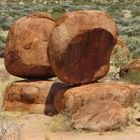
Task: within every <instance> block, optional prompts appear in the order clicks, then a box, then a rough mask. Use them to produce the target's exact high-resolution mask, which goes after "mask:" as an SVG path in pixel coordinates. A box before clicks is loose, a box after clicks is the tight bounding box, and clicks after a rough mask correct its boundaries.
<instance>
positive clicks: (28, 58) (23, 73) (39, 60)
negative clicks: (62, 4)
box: [4, 12, 55, 79]
mask: <svg viewBox="0 0 140 140" xmlns="http://www.w3.org/2000/svg"><path fill="white" fill-rule="evenodd" d="M54 26H55V22H54V21H53V20H52V19H51V17H50V16H49V15H48V14H47V13H42V12H39V13H35V14H33V15H30V16H26V17H23V18H21V19H19V20H17V21H16V22H15V23H14V24H13V25H12V26H11V28H10V31H9V34H8V38H7V41H6V46H5V51H4V59H5V66H6V69H7V71H8V72H9V73H10V74H12V75H15V76H19V77H23V78H40V79H41V78H50V77H54V72H53V71H52V69H51V67H50V64H49V62H48V56H47V53H46V52H47V48H48V40H49V37H50V34H51V32H52V30H53V28H54Z"/></svg>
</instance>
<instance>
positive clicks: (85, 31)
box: [48, 10, 119, 84]
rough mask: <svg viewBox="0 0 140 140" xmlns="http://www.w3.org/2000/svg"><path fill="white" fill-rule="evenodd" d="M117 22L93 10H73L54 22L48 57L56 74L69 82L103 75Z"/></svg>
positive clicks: (107, 66) (74, 82)
mask: <svg viewBox="0 0 140 140" xmlns="http://www.w3.org/2000/svg"><path fill="white" fill-rule="evenodd" d="M118 34H119V33H118V29H117V25H116V23H115V22H114V21H113V19H112V18H111V16H109V15H108V14H106V13H104V12H101V11H96V10H83V11H74V12H71V13H68V14H65V15H64V16H62V17H61V18H60V19H58V21H56V27H55V29H54V30H53V32H52V34H51V37H50V40H49V47H48V57H49V61H50V64H51V66H52V69H53V70H54V72H55V74H56V75H57V77H58V78H59V79H60V80H61V81H63V82H65V83H68V84H84V83H89V82H92V81H96V80H98V79H100V78H102V77H104V76H105V75H106V74H107V72H108V70H109V67H110V63H109V61H110V56H111V52H112V49H113V47H114V45H115V44H116V42H117V38H118Z"/></svg>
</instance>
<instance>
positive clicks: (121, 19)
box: [0, 0, 140, 58]
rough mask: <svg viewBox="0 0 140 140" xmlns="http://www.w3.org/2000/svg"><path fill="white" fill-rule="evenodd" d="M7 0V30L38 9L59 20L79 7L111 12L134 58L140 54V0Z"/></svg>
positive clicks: (3, 16)
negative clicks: (16, 21) (18, 20)
mask: <svg viewBox="0 0 140 140" xmlns="http://www.w3.org/2000/svg"><path fill="white" fill-rule="evenodd" d="M4 1H5V0H1V6H0V28H2V29H3V30H8V29H9V28H10V26H11V24H12V23H14V22H15V20H17V19H19V18H20V17H22V16H25V15H28V14H30V13H33V12H37V11H43V12H49V13H50V14H52V16H53V17H54V18H55V19H57V18H59V17H60V16H62V15H63V14H64V13H65V12H69V11H75V10H84V9H88V10H90V9H91V10H102V11H104V12H107V13H109V14H110V15H111V16H112V17H113V18H114V20H115V21H116V23H117V25H118V27H119V29H120V34H121V36H123V38H124V39H125V40H126V42H127V45H128V47H129V48H130V50H131V53H132V54H133V53H134V54H133V57H134V58H138V57H139V54H140V50H139V46H140V32H139V31H140V24H139V23H140V16H139V15H140V1H139V0H49V1H48V0H7V3H4ZM1 46H3V44H2V43H1ZM1 50H2V49H1Z"/></svg>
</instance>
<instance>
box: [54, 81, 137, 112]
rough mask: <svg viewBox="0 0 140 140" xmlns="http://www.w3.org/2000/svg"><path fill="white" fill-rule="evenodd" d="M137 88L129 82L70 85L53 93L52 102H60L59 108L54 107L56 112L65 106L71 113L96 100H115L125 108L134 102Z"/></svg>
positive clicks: (62, 109) (61, 110)
mask: <svg viewBox="0 0 140 140" xmlns="http://www.w3.org/2000/svg"><path fill="white" fill-rule="evenodd" d="M137 90H138V89H137V88H136V87H135V86H132V85H129V84H119V83H92V84H87V85H81V86H79V87H71V88H69V89H67V90H65V91H63V92H59V93H57V94H55V97H54V104H57V105H56V106H57V107H58V102H59V103H60V105H59V108H56V109H57V111H58V112H63V111H64V108H65V107H66V109H67V110H68V111H70V112H72V113H73V112H75V111H77V110H78V109H79V108H81V107H82V106H84V105H86V104H89V103H94V102H96V101H98V100H108V101H117V102H119V103H120V104H121V105H122V106H123V107H125V108H127V107H129V106H132V105H133V104H134V102H135V97H136V92H137ZM60 100H61V101H60Z"/></svg>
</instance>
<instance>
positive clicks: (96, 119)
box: [72, 101, 128, 131]
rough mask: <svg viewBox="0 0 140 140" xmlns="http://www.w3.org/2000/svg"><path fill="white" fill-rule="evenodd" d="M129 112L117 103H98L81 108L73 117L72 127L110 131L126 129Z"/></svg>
mask: <svg viewBox="0 0 140 140" xmlns="http://www.w3.org/2000/svg"><path fill="white" fill-rule="evenodd" d="M127 122H128V116H127V111H126V109H125V108H123V107H122V106H121V105H120V104H119V103H118V102H116V101H98V102H94V103H90V104H87V105H85V106H83V107H81V108H80V109H79V110H78V111H77V112H76V113H74V114H73V115H72V127H73V128H76V129H90V130H94V131H109V130H116V129H120V128H122V127H125V126H126V125H127Z"/></svg>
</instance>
